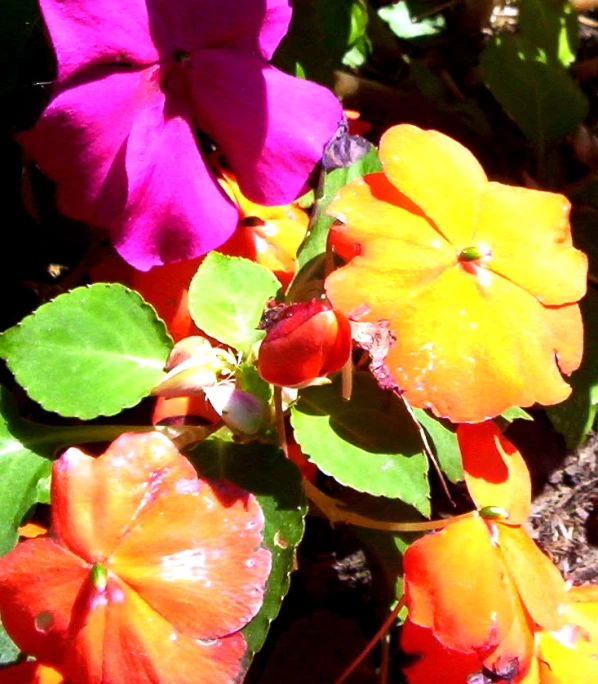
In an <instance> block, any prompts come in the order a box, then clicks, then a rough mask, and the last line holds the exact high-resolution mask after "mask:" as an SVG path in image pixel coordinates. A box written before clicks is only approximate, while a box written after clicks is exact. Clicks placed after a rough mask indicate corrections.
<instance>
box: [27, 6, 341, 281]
mask: <svg viewBox="0 0 598 684" xmlns="http://www.w3.org/2000/svg"><path fill="white" fill-rule="evenodd" d="M40 4H41V8H42V12H43V16H44V19H45V21H46V25H47V27H48V31H49V33H50V37H51V39H52V43H53V45H54V49H55V51H56V57H57V62H58V81H57V84H56V86H55V90H54V93H53V98H52V100H51V102H50V103H49V105H48V107H47V108H46V110H45V112H44V113H43V115H42V117H41V119H40V120H39V122H38V123H37V125H36V126H35V127H34V128H33V129H32V130H31V131H28V132H26V133H23V134H21V136H20V142H21V143H22V144H23V146H24V147H25V149H26V151H27V152H28V153H29V154H30V155H31V156H32V157H33V158H34V160H35V161H36V162H37V163H38V165H39V166H40V167H41V168H42V170H44V171H45V172H46V174H47V175H48V176H49V177H50V178H51V179H52V180H54V181H55V182H56V183H57V192H58V203H59V207H60V209H61V210H62V211H63V212H64V213H65V214H67V215H69V216H72V217H74V218H77V219H80V220H83V221H86V222H88V223H91V224H93V225H96V226H100V227H103V228H107V229H108V230H109V231H110V233H111V238H112V241H113V242H114V245H115V246H116V249H117V250H118V251H119V252H120V254H121V255H122V256H123V257H124V258H125V260H126V261H128V262H129V263H131V264H132V265H133V266H135V267H136V268H139V269H141V270H147V269H149V268H151V267H152V266H154V265H156V264H161V263H165V262H169V261H177V260H182V259H190V258H193V257H196V256H199V255H201V254H205V253H206V252H208V251H209V250H210V249H213V248H215V247H218V246H219V245H221V244H222V243H223V242H225V241H226V239H227V238H229V237H230V236H231V235H232V233H233V231H234V230H235V227H236V224H237V213H236V210H235V208H234V206H233V204H232V203H231V202H230V201H229V200H228V199H227V197H226V194H225V193H224V191H223V190H222V188H221V187H220V186H219V185H218V183H217V182H216V180H215V177H214V175H213V173H212V171H211V170H210V168H209V167H208V165H207V164H206V162H205V159H204V157H203V156H202V153H201V151H200V148H199V144H198V138H197V135H196V130H197V129H199V130H200V131H201V132H202V133H203V134H206V135H207V136H209V138H210V139H211V140H212V141H214V142H215V144H216V145H217V147H218V149H219V151H220V153H221V154H222V155H223V156H224V158H225V159H226V161H227V163H228V164H229V166H230V167H231V168H232V170H233V172H234V173H235V175H236V177H237V179H238V181H239V185H240V187H241V189H242V191H243V192H244V193H245V194H246V195H247V196H248V197H249V198H250V199H251V200H253V201H255V202H259V203H260V204H278V205H283V204H286V203H288V202H290V201H291V200H293V199H294V198H295V197H297V195H298V194H299V193H300V192H301V191H302V189H303V188H304V186H305V183H306V181H307V180H308V177H309V175H310V173H311V172H312V170H313V169H314V166H315V164H316V163H317V162H318V161H319V160H320V158H321V156H322V152H323V149H324V146H325V145H326V144H327V142H328V141H329V140H330V138H331V137H332V135H333V134H334V133H335V131H336V129H337V126H338V123H339V122H340V120H341V118H342V112H341V109H340V105H339V103H338V101H337V100H336V98H335V97H334V96H333V94H332V93H331V92H329V91H328V90H326V89H324V88H322V87H320V86H318V85H316V84H314V83H310V82H308V81H304V80H300V79H296V78H293V77H291V76H288V75H286V74H284V73H282V72H280V71H278V70H277V69H274V68H273V67H272V66H270V65H269V63H268V60H269V59H270V58H271V56H272V54H273V52H274V50H275V49H276V47H277V45H278V43H279V42H280V40H281V38H282V37H283V36H284V34H285V32H286V30H287V27H288V23H289V20H290V15H291V9H290V3H289V1H288V0H132V1H131V2H128V3H127V5H126V9H125V10H123V5H122V3H121V2H120V1H119V0H40Z"/></svg>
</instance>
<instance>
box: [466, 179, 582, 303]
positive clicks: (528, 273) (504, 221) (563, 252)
mask: <svg viewBox="0 0 598 684" xmlns="http://www.w3.org/2000/svg"><path fill="white" fill-rule="evenodd" d="M570 206H571V205H570V204H569V201H568V200H567V199H566V197H564V196H563V195H557V194H555V193H551V192H540V191H538V190H528V189H527V188H515V187H511V186H508V185H502V184H500V183H489V184H488V186H487V187H486V189H485V191H484V194H483V196H482V206H481V210H480V215H479V219H478V228H477V230H476V233H475V237H474V240H473V241H474V242H476V243H477V242H478V241H479V242H482V243H485V244H487V245H489V246H490V248H491V250H492V256H491V258H490V259H489V261H488V268H490V269H492V271H494V272H495V273H499V274H500V275H502V276H504V277H505V278H508V279H509V280H510V281H511V282H513V283H515V284H516V285H518V286H519V287H522V288H523V289H524V290H526V291H527V292H529V293H530V294H532V295H533V296H534V297H537V298H538V300H539V301H540V302H542V303H543V304H546V305H555V304H569V303H572V302H577V301H578V300H579V299H581V298H582V297H583V295H584V294H585V291H586V283H587V280H586V278H587V270H588V260H587V257H586V255H585V254H584V253H583V252H580V251H579V250H577V249H574V248H573V245H572V242H571V229H570V226H569V209H570Z"/></svg>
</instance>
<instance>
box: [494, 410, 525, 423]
mask: <svg viewBox="0 0 598 684" xmlns="http://www.w3.org/2000/svg"><path fill="white" fill-rule="evenodd" d="M500 417H501V418H503V419H504V420H506V421H507V423H512V422H513V421H514V420H518V419H519V418H521V419H522V420H533V416H530V414H529V413H528V412H527V411H526V410H525V409H522V408H521V407H520V406H512V407H511V408H510V409H507V410H506V411H505V412H504V413H502V414H501V416H500Z"/></svg>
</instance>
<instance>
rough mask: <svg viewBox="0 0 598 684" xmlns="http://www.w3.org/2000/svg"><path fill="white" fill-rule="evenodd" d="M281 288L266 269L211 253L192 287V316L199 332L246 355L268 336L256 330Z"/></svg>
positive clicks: (248, 262) (190, 295)
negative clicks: (269, 304)
mask: <svg viewBox="0 0 598 684" xmlns="http://www.w3.org/2000/svg"><path fill="white" fill-rule="evenodd" d="M279 287H280V284H279V282H278V280H277V279H276V278H275V276H274V275H272V272H271V271H269V270H268V269H267V268H265V267H264V266H260V264H256V263H255V262H253V261H249V259H241V258H240V257H229V256H225V255H223V254H219V253H218V252H210V254H208V256H207V257H206V258H205V259H204V261H203V263H202V264H201V266H200V267H199V269H198V271H197V273H196V274H195V276H194V277H193V280H192V281H191V285H190V286H189V312H190V313H191V317H192V318H193V320H194V321H195V324H196V325H197V327H198V328H200V329H201V330H203V331H204V332H205V333H207V334H208V335H210V336H211V337H214V338H216V339H217V340H218V341H219V342H222V343H224V344H228V345H229V346H231V347H234V348H235V349H237V350H239V351H240V352H242V353H243V354H244V355H247V354H248V353H249V351H250V350H251V347H252V346H253V345H254V344H255V343H256V342H257V341H258V340H260V339H262V337H263V336H264V334H265V333H264V332H263V331H262V330H257V329H256V328H257V326H258V324H259V322H260V320H261V318H262V313H263V311H264V307H265V306H266V302H267V301H268V300H269V299H270V298H271V297H274V296H275V295H276V293H277V291H278V288H279Z"/></svg>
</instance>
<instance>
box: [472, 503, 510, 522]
mask: <svg viewBox="0 0 598 684" xmlns="http://www.w3.org/2000/svg"><path fill="white" fill-rule="evenodd" d="M478 513H479V514H480V518H483V519H484V520H508V519H509V513H508V511H505V509H504V508H500V507H499V506H484V508H480V510H479V511H478Z"/></svg>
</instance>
